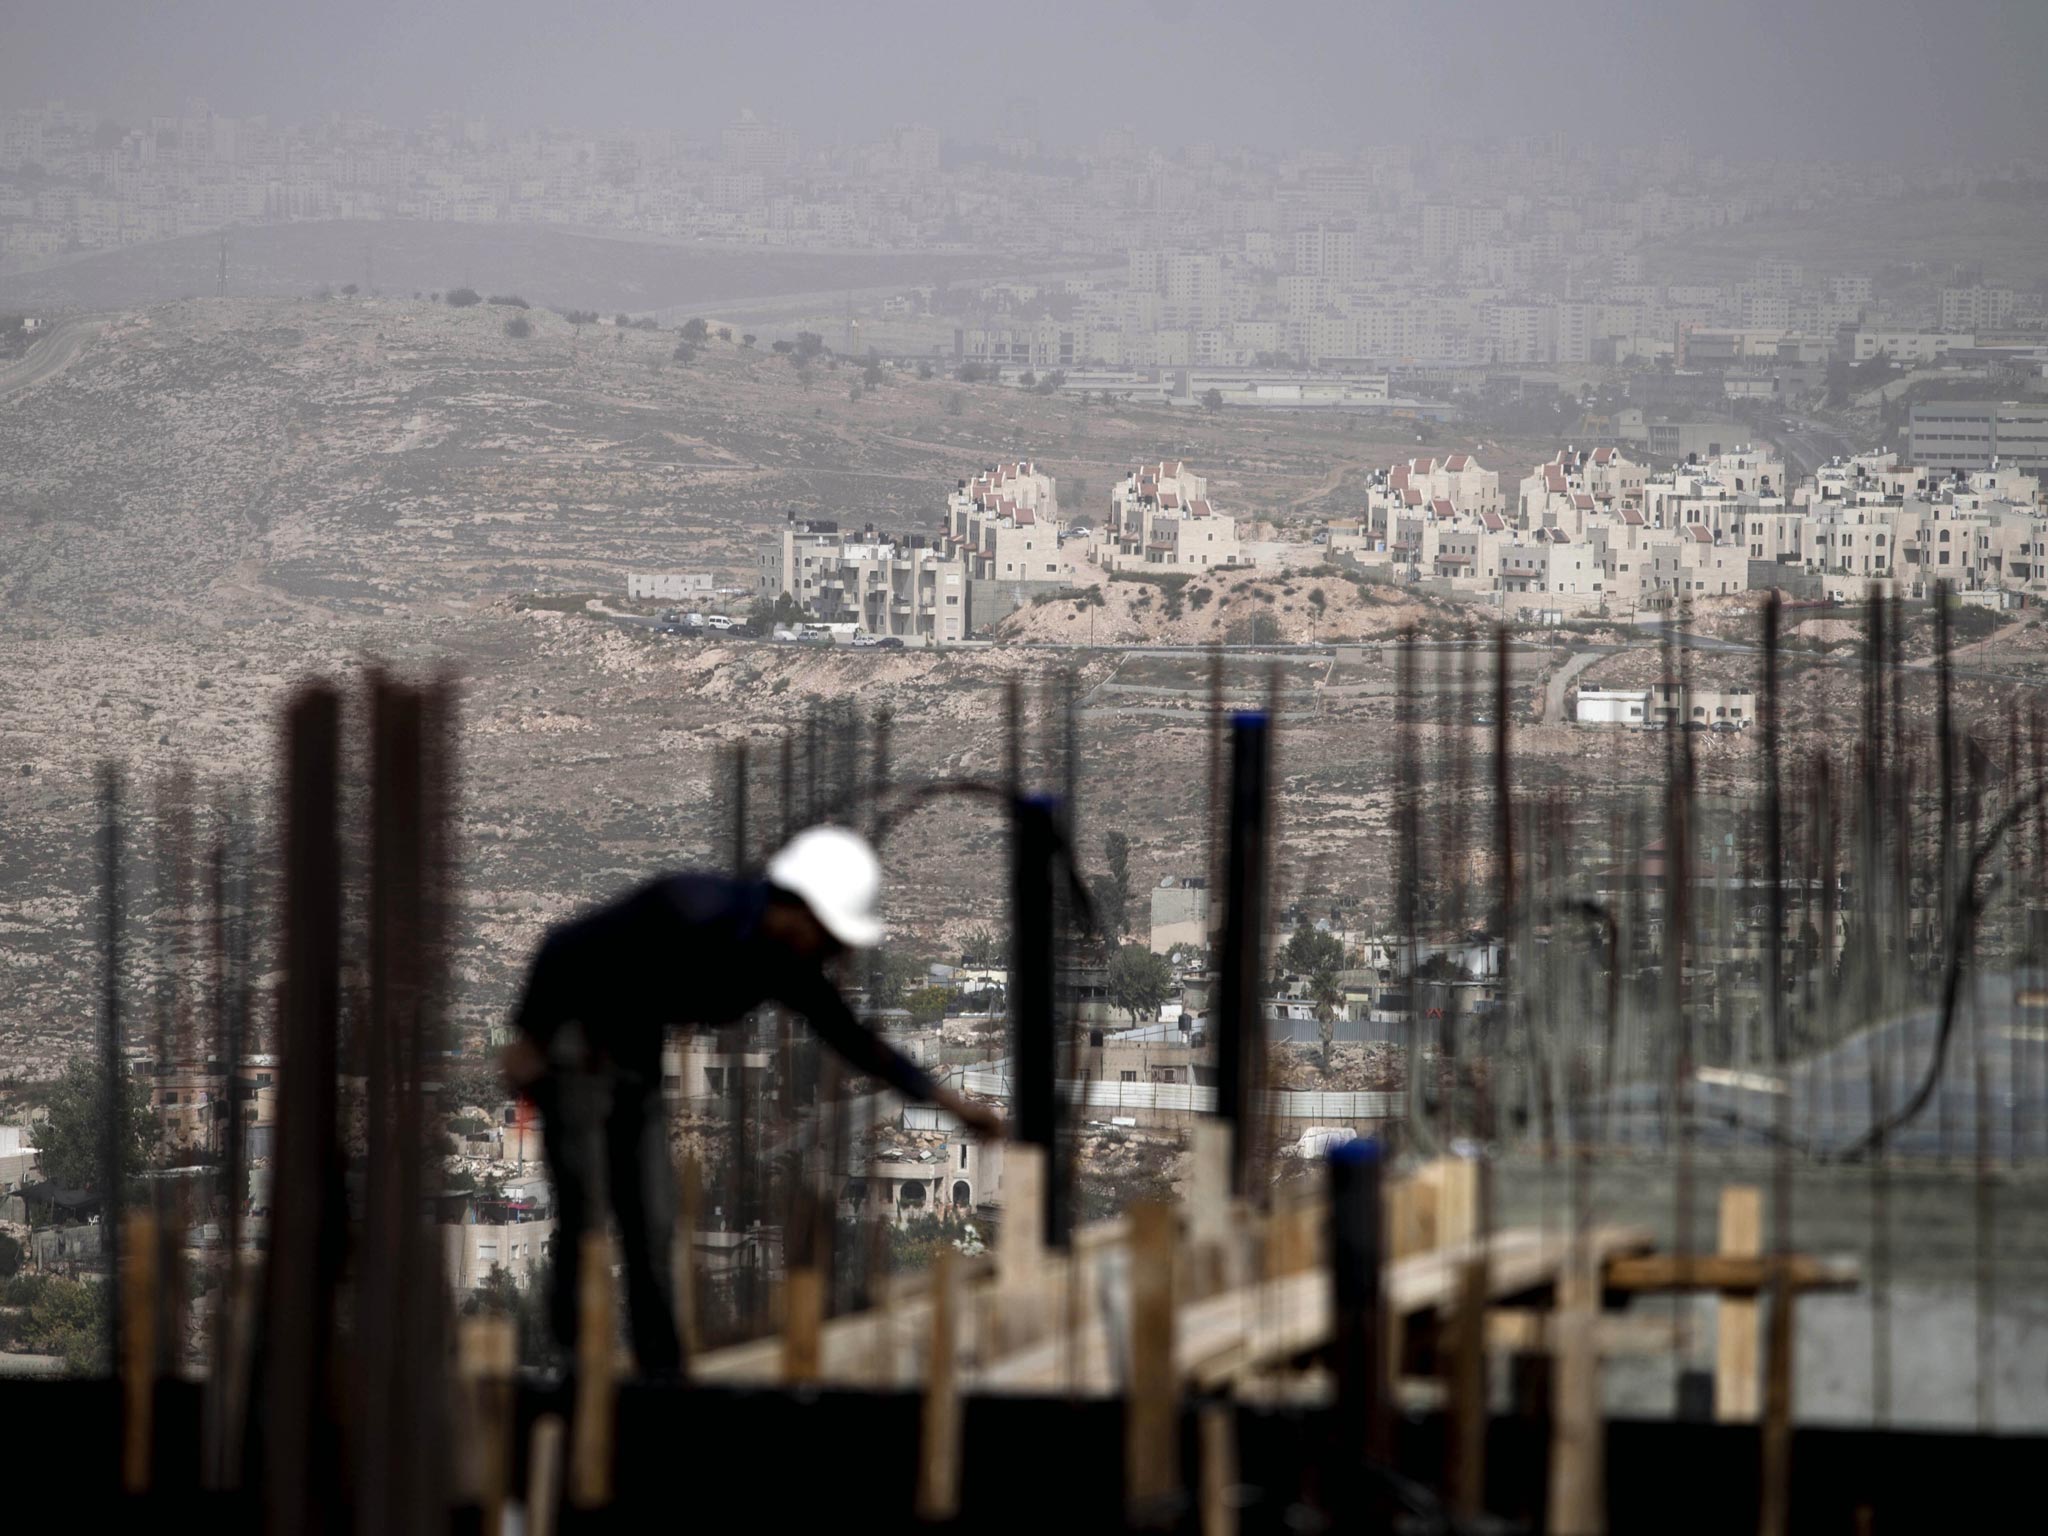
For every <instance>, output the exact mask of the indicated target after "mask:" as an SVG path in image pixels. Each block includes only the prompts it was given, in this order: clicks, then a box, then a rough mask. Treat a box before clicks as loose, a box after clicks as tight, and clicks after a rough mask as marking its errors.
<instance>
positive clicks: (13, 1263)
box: [0, 1232, 21, 1280]
mask: <svg viewBox="0 0 2048 1536" xmlns="http://www.w3.org/2000/svg"><path fill="white" fill-rule="evenodd" d="M20 1269H21V1244H20V1243H18V1242H16V1241H15V1240H14V1239H13V1238H11V1237H9V1236H8V1235H7V1234H6V1233H5V1232H0V1280H6V1279H8V1278H10V1277H11V1276H13V1275H14V1274H15V1273H17V1272H18V1271H19V1270H20Z"/></svg>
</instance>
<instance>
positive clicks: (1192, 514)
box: [1100, 460, 1249, 574]
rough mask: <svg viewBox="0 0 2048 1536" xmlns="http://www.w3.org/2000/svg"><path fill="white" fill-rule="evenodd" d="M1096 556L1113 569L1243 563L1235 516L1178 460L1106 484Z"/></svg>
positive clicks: (1177, 570) (1179, 569)
mask: <svg viewBox="0 0 2048 1536" xmlns="http://www.w3.org/2000/svg"><path fill="white" fill-rule="evenodd" d="M1109 508H1110V520H1109V528H1108V530H1107V532H1106V536H1105V539H1104V542H1103V545H1102V554H1101V556H1100V558H1102V559H1104V560H1105V561H1107V562H1108V563H1109V564H1110V566H1111V568H1112V569H1114V570H1120V571H1121V570H1156V571H1167V572H1172V573H1175V574H1179V573H1182V572H1186V571H1189V570H1196V571H1200V570H1207V569H1213V568H1215V567H1218V566H1236V565H1244V564H1248V563H1249V562H1248V561H1247V560H1246V558H1245V555H1244V550H1243V546H1242V544H1241V543H1240V542H1239V539H1238V532H1237V519H1236V518H1234V517H1233V516H1231V514H1230V513H1228V512H1225V511H1222V510H1221V509H1220V508H1218V507H1216V506H1215V505H1214V504H1213V503H1212V502H1211V501H1210V500H1209V484H1208V482H1207V481H1206V480H1204V479H1203V478H1202V477H1201V476H1200V475H1197V474H1195V473H1194V472H1193V471H1192V470H1190V469H1189V468H1188V467H1187V466H1186V465H1185V464H1182V463H1181V462H1179V461H1178V460H1174V461H1171V462H1161V463H1158V464H1148V465H1145V466H1143V467H1142V468H1139V469H1134V470H1132V471H1131V472H1130V473H1129V474H1128V475H1126V476H1124V478H1123V479H1122V480H1121V481H1119V482H1118V483H1117V484H1116V485H1115V486H1113V487H1112V488H1111V490H1110V494H1109Z"/></svg>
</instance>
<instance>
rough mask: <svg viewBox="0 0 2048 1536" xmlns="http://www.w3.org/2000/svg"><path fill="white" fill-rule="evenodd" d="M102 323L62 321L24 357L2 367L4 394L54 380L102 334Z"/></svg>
mask: <svg viewBox="0 0 2048 1536" xmlns="http://www.w3.org/2000/svg"><path fill="white" fill-rule="evenodd" d="M100 326H101V322H100V321H98V320H84V319H80V320H59V321H58V322H57V323H56V324H55V325H52V326H51V327H50V329H49V332H48V334H46V335H45V336H43V337H42V338H41V339H40V340H39V341H37V342H36V344H35V345H34V346H32V347H30V348H29V349H28V351H27V352H26V353H25V354H24V355H23V356H21V357H19V358H17V359H15V360H14V361H13V362H11V363H9V364H7V365H6V366H5V367H0V396H5V395H11V394H15V393H17V392H19V391H21V390H24V389H33V388H34V387H35V386H36V385H38V384H41V383H44V382H46V381H48V380H50V379H54V378H55V377H56V376H57V375H58V374H60V373H62V372H63V371H64V370H65V369H66V368H69V367H70V366H71V365H72V364H73V363H75V362H77V361H78V357H79V354H80V353H82V352H84V351H85V349H86V347H87V346H89V345H90V344H91V343H92V342H93V340H94V339H95V338H97V337H98V335H99V333H100Z"/></svg>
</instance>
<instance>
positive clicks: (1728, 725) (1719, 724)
mask: <svg viewBox="0 0 2048 1536" xmlns="http://www.w3.org/2000/svg"><path fill="white" fill-rule="evenodd" d="M1714 729H1715V730H1717V731H1739V730H1741V729H1742V727H1741V726H1739V725H1737V724H1736V723H1735V722H1734V721H1733V720H1716V721H1715V722H1714Z"/></svg>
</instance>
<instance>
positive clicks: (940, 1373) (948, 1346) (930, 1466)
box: [917, 1244, 961, 1523]
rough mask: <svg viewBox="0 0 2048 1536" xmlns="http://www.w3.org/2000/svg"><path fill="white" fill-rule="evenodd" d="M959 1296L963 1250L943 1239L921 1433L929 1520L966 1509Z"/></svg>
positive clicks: (923, 1503)
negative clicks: (957, 1362)
mask: <svg viewBox="0 0 2048 1536" xmlns="http://www.w3.org/2000/svg"><path fill="white" fill-rule="evenodd" d="M959 1296H960V1290H959V1255H958V1254H957V1253H956V1252H955V1251H954V1250H953V1248H952V1247H951V1246H950V1245H946V1244H942V1245H941V1246H940V1248H939V1251H938V1253H937V1255H936V1256H935V1257H934V1259H933V1261H932V1277H931V1299H930V1307H929V1311H930V1314H931V1344H930V1347H929V1349H928V1350H927V1351H926V1355H925V1389H924V1416H923V1419H922V1421H921V1423H920V1425H919V1436H918V1461H917V1517H918V1519H920V1520H922V1521H925V1522H927V1523H944V1522H948V1521H951V1520H953V1519H954V1518H956V1517H957V1516H958V1515H959V1513H960V1418H961V1415H960V1383H959V1380H958V1378H957V1376H956V1374H955V1371H954V1363H953V1354H954V1342H955V1331H956V1329H955V1319H956V1315H957V1313H958V1311H959Z"/></svg>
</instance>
